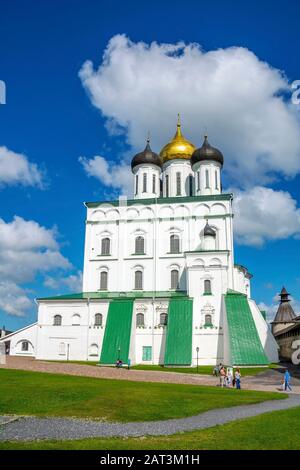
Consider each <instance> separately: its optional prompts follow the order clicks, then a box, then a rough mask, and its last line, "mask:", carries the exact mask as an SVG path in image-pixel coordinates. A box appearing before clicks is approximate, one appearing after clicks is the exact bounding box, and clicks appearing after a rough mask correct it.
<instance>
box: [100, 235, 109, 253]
mask: <svg viewBox="0 0 300 470" xmlns="http://www.w3.org/2000/svg"><path fill="white" fill-rule="evenodd" d="M109 254H110V239H109V238H103V239H102V241H101V255H109Z"/></svg>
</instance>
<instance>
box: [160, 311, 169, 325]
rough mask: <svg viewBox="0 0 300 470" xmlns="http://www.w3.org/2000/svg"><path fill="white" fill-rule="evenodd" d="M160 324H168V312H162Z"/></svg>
mask: <svg viewBox="0 0 300 470" xmlns="http://www.w3.org/2000/svg"><path fill="white" fill-rule="evenodd" d="M159 324H160V325H167V324H168V314H167V313H161V314H160V316H159Z"/></svg>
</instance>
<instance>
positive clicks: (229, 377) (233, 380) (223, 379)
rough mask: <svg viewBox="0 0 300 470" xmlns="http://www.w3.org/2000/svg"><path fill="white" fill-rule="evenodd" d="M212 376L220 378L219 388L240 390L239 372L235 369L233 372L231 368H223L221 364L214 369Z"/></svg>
mask: <svg viewBox="0 0 300 470" xmlns="http://www.w3.org/2000/svg"><path fill="white" fill-rule="evenodd" d="M213 374H214V375H215V376H216V377H219V378H220V387H222V388H223V387H235V388H237V389H238V390H240V389H241V377H242V375H241V372H240V369H239V368H237V369H236V370H235V372H233V368H232V367H227V368H226V369H225V367H224V366H223V364H219V365H218V366H216V367H215V368H214V372H213Z"/></svg>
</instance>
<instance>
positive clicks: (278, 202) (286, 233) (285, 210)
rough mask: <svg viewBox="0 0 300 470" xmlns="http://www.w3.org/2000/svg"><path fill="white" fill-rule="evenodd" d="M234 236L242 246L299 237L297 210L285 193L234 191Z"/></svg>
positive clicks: (255, 188) (299, 227) (273, 191)
mask: <svg viewBox="0 0 300 470" xmlns="http://www.w3.org/2000/svg"><path fill="white" fill-rule="evenodd" d="M234 194H235V198H234V213H235V217H234V234H235V237H236V241H237V242H238V243H240V244H243V245H254V246H255V245H256V246H260V245H263V243H264V242H265V241H268V240H280V239H286V238H288V237H291V236H294V237H299V235H300V209H299V208H297V202H296V201H295V199H293V198H292V196H291V195H290V194H289V193H288V192H285V191H275V190H274V189H271V188H265V187H261V186H256V187H254V188H252V189H251V190H249V191H238V190H235V191H234Z"/></svg>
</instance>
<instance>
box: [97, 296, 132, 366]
mask: <svg viewBox="0 0 300 470" xmlns="http://www.w3.org/2000/svg"><path fill="white" fill-rule="evenodd" d="M132 310H133V300H112V301H111V302H110V304H109V308H108V314H107V320H106V327H105V333H104V338H103V344H102V351H101V358H100V363H101V364H115V362H116V361H117V359H121V360H122V361H123V362H124V363H127V362H128V354H129V346H130V336H131V324H132ZM119 349H120V352H119Z"/></svg>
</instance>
